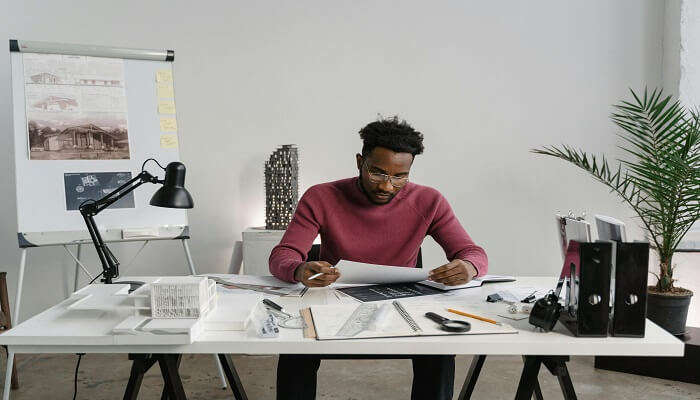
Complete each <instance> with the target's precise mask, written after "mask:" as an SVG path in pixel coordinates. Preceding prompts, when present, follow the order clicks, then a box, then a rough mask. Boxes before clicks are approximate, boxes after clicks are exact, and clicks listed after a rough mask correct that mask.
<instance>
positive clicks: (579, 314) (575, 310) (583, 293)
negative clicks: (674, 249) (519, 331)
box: [533, 240, 649, 337]
mask: <svg viewBox="0 0 700 400" xmlns="http://www.w3.org/2000/svg"><path fill="white" fill-rule="evenodd" d="M648 257H649V244H648V243H641V242H639V243H618V242H600V241H599V242H595V243H591V242H583V243H581V242H577V241H574V240H572V241H569V245H568V249H567V253H566V257H565V261H564V266H563V268H562V272H561V275H560V279H559V282H558V284H557V288H556V291H555V294H556V296H557V297H559V299H560V301H562V300H563V307H562V310H561V315H560V317H559V319H560V321H562V323H563V324H564V326H566V327H567V328H568V329H569V330H570V331H571V332H572V333H574V334H575V335H577V336H607V335H608V334H610V335H612V336H631V337H644V329H645V318H646V284H647V274H648ZM562 290H564V293H563V294H562ZM533 311H534V310H533Z"/></svg>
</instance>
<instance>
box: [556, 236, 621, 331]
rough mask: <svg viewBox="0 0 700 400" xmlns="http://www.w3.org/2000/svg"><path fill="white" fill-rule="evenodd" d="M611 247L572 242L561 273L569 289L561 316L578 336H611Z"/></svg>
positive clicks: (565, 323) (605, 243)
mask: <svg viewBox="0 0 700 400" xmlns="http://www.w3.org/2000/svg"><path fill="white" fill-rule="evenodd" d="M612 247H613V244H612V243H610V242H595V243H588V242H585V243H579V242H577V241H574V240H571V241H569V246H568V249H567V254H566V257H565V261H564V267H563V269H562V274H561V276H560V279H562V280H563V281H566V286H567V289H568V290H567V293H566V297H565V304H564V308H563V309H562V312H561V315H560V317H559V319H560V321H561V322H562V323H563V324H564V326H566V327H567V328H568V329H569V330H570V331H571V332H572V333H573V334H575V335H576V336H592V337H605V336H607V335H608V321H609V319H610V287H611V286H610V284H611V281H610V278H611V269H612Z"/></svg>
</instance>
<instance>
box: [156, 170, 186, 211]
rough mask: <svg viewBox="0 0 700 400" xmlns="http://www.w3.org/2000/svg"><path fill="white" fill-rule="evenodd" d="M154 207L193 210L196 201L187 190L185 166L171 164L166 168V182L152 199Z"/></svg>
mask: <svg viewBox="0 0 700 400" xmlns="http://www.w3.org/2000/svg"><path fill="white" fill-rule="evenodd" d="M150 204H151V205H152V206H156V207H166V208H192V207H194V201H192V196H190V193H189V192H188V191H187V189H185V165H184V164H182V163H181V162H177V161H174V162H171V163H170V164H168V166H167V167H165V182H164V183H163V187H162V188H160V189H158V190H157V191H156V192H155V194H153V197H151V203H150Z"/></svg>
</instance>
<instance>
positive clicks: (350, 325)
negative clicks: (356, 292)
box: [335, 304, 379, 337]
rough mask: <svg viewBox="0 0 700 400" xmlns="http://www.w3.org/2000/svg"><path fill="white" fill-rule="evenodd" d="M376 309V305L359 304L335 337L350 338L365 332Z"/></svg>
mask: <svg viewBox="0 0 700 400" xmlns="http://www.w3.org/2000/svg"><path fill="white" fill-rule="evenodd" d="M378 309H379V306H377V305H376V304H360V305H359V306H358V307H357V308H356V309H355V311H353V312H352V315H350V318H348V319H347V321H345V323H344V324H343V326H342V327H341V328H340V330H339V331H338V333H336V334H335V335H336V336H345V337H352V336H355V335H357V334H358V333H360V332H362V331H364V330H367V327H368V326H369V324H370V322H372V319H373V318H374V313H376V312H377V310H378Z"/></svg>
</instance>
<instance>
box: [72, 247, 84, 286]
mask: <svg viewBox="0 0 700 400" xmlns="http://www.w3.org/2000/svg"><path fill="white" fill-rule="evenodd" d="M81 247H83V245H82V244H78V251H77V252H76V255H75V257H76V258H77V260H76V261H75V280H74V281H73V291H74V292H75V291H77V290H78V273H79V271H78V269H79V268H80V264H79V263H78V261H79V260H80V250H81Z"/></svg>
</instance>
